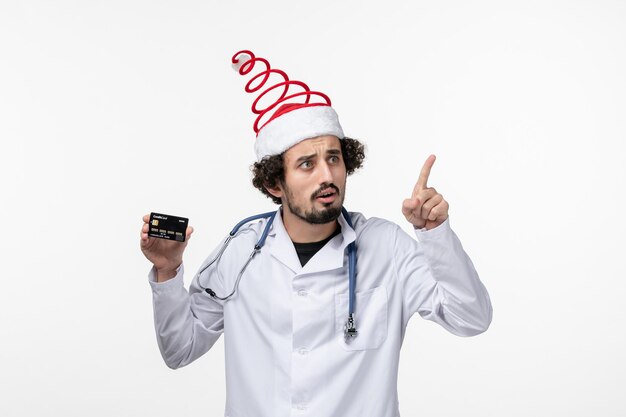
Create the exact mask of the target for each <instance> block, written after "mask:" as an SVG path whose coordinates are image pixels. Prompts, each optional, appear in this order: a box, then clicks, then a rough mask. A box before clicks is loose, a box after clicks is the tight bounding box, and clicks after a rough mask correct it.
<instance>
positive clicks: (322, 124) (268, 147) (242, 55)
mask: <svg viewBox="0 0 626 417" xmlns="http://www.w3.org/2000/svg"><path fill="white" fill-rule="evenodd" d="M232 64H233V68H234V69H235V70H236V71H238V72H239V74H241V75H248V74H250V73H251V72H252V71H253V70H254V68H255V65H259V66H261V68H260V69H259V68H257V69H258V70H260V71H259V72H258V73H257V74H256V75H254V76H253V77H252V78H251V79H250V80H249V81H248V83H247V84H246V87H245V90H246V92H247V93H256V92H258V91H259V90H262V91H261V92H260V93H259V95H258V97H257V98H256V100H254V102H253V103H252V112H253V113H254V114H256V115H257V118H256V120H255V121H254V132H255V133H256V142H255V145H254V149H255V152H256V156H257V160H258V161H260V160H261V159H263V157H265V156H269V155H278V154H281V153H283V152H284V151H286V150H287V149H289V148H291V147H292V146H293V145H295V144H297V143H299V142H301V141H303V140H305V139H310V138H314V137H317V136H323V135H333V136H336V137H338V138H339V139H343V138H344V134H343V130H342V129H341V125H340V124H339V117H338V116H337V113H336V112H335V110H334V109H333V108H332V107H331V103H330V99H329V98H328V96H327V95H326V94H324V93H320V92H318V91H311V89H310V88H309V87H308V86H307V85H306V84H305V83H303V82H301V81H294V80H290V79H289V77H288V76H287V74H286V73H285V72H284V71H282V70H279V69H275V68H271V67H270V63H269V62H268V61H267V60H266V59H264V58H259V57H256V56H255V55H254V54H253V53H252V52H251V51H248V50H242V51H239V52H237V53H236V54H235V55H233V57H232ZM270 77H272V78H273V80H270ZM275 80H278V81H277V82H274V81H275ZM268 82H269V83H270V84H271V85H269V86H267V85H266V84H267V83H268ZM290 89H291V91H290ZM294 90H296V91H294ZM268 93H270V95H273V96H274V97H273V98H269V97H270V96H266V95H267V94H268ZM276 96H277V97H276ZM264 99H265V100H264ZM311 99H313V102H311ZM294 100H296V101H302V100H304V102H303V103H302V102H299V103H298V102H294ZM260 101H271V103H270V104H269V105H266V106H265V107H263V108H259V102H260ZM264 119H266V120H264ZM259 125H260V127H259Z"/></svg>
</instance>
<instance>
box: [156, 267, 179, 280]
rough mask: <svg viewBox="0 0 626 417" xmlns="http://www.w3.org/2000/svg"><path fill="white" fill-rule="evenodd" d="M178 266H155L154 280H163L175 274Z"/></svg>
mask: <svg viewBox="0 0 626 417" xmlns="http://www.w3.org/2000/svg"><path fill="white" fill-rule="evenodd" d="M177 270H178V267H176V268H173V269H172V268H157V270H156V280H157V282H165V281H168V280H170V279H172V278H174V277H175V276H176V274H177V273H178V272H177Z"/></svg>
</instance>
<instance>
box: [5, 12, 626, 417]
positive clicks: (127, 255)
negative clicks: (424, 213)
mask: <svg viewBox="0 0 626 417" xmlns="http://www.w3.org/2000/svg"><path fill="white" fill-rule="evenodd" d="M625 22H626V3H624V2H622V1H608V0H602V1H600V0H594V1H591V0H589V1H545V0H544V1H534V0H527V1H519V2H503V1H438V2H424V1H420V2H408V1H406V2H400V1H397V0H394V1H389V2H385V3H383V2H363V1H356V0H352V1H326V0H322V1H315V2H292V1H284V0H283V1H274V0H269V1H265V2H256V1H241V0H238V1H229V2H224V1H220V2H218V1H180V2H168V1H138V0H128V1H57V2H46V1H21V2H12V1H8V0H7V1H2V2H1V3H0V140H1V151H0V152H1V163H0V187H1V190H0V192H1V194H0V198H1V199H2V203H1V205H0V214H1V219H2V220H1V223H2V233H1V239H0V256H1V257H2V260H1V265H2V272H1V275H0V279H1V287H0V340H1V342H0V363H1V364H2V369H1V371H0V386H2V389H1V391H0V415H2V416H41V415H59V416H61V415H62V416H67V417H69V416H85V415H88V416H138V415H145V416H151V417H157V416H173V415H176V416H200V415H205V416H218V415H221V413H222V412H223V407H224V394H225V393H224V362H223V343H222V341H221V339H220V341H219V342H218V343H217V344H216V346H215V347H214V348H213V349H212V350H211V351H210V352H209V353H207V354H206V355H205V356H204V357H202V358H201V359H199V360H198V361H197V362H195V363H194V364H192V365H190V366H189V367H187V368H184V369H180V370H177V371H171V370H170V369H168V368H167V367H166V366H165V365H164V363H163V362H162V360H161V358H160V355H159V352H158V348H157V345H156V341H155V337H154V330H153V327H152V305H151V294H150V288H149V286H148V283H147V278H146V274H147V272H148V269H149V263H148V261H147V260H146V259H145V258H144V257H143V255H142V254H141V252H140V250H139V229H140V227H141V216H142V215H143V214H144V213H148V212H150V211H160V212H165V213H171V214H177V215H181V216H187V217H189V218H190V219H191V224H192V225H193V226H194V227H195V229H196V233H195V234H194V237H193V238H192V239H191V241H190V244H189V247H188V249H187V252H186V255H185V264H186V266H187V271H188V275H187V276H186V282H187V283H188V282H189V281H190V280H191V278H192V274H193V272H194V271H195V270H196V269H197V267H198V266H199V264H200V262H201V261H202V260H203V259H204V257H205V256H206V255H207V254H208V253H209V251H210V250H211V249H212V248H213V247H214V246H215V245H217V244H218V242H219V241H220V240H221V239H222V237H223V236H224V235H225V233H226V232H227V231H228V230H230V228H231V227H232V225H233V224H234V223H236V222H237V221H238V220H240V219H241V218H243V217H245V216H247V215H250V214H253V213H257V212H262V211H267V210H271V209H272V208H273V207H274V205H273V204H272V203H271V201H270V200H269V199H266V198H265V197H263V196H262V195H261V194H260V193H259V192H258V191H257V190H255V189H254V188H253V187H252V186H251V184H250V173H249V170H248V167H249V165H250V164H251V163H252V161H253V159H254V154H253V137H254V135H253V132H252V128H251V126H252V121H253V117H252V115H251V113H250V111H249V107H250V104H251V103H252V99H253V97H252V96H250V95H247V94H245V93H244V92H243V85H244V83H245V81H246V79H244V78H242V77H240V76H238V75H237V74H236V73H234V72H233V71H232V69H231V67H230V63H229V60H230V57H231V55H232V54H233V53H234V52H235V51H237V50H239V49H243V48H249V49H252V50H253V51H255V52H256V53H257V54H258V55H260V56H263V57H266V58H268V59H269V60H270V62H271V63H272V64H273V66H274V67H278V68H281V69H284V70H286V71H287V72H288V73H289V74H290V75H291V77H292V78H294V79H298V80H302V81H305V82H307V83H308V84H309V85H310V86H311V87H312V88H314V89H320V90H321V91H324V92H327V93H328V94H329V95H330V96H331V98H332V99H333V104H334V106H335V108H336V109H337V111H338V112H339V115H340V118H341V121H342V124H343V126H344V128H345V130H346V133H347V134H348V135H350V136H353V137H356V138H360V139H362V140H363V141H364V142H365V143H366V144H367V146H368V154H367V160H366V164H365V168H364V169H363V170H362V171H361V172H358V173H357V174H355V176H353V177H351V178H350V180H349V181H348V197H347V200H346V207H348V208H349V209H350V210H355V211H361V212H363V213H364V214H365V215H366V216H368V217H372V216H378V217H384V218H387V219H390V220H393V221H395V222H397V223H398V224H401V225H404V227H405V228H406V230H407V231H408V232H410V228H409V225H408V223H406V221H405V220H404V218H403V216H402V214H401V212H400V207H401V203H402V200H403V199H404V198H406V197H407V196H408V195H409V193H410V192H411V190H412V187H413V185H414V183H415V181H416V180H417V176H418V173H419V170H420V168H421V166H422V164H423V162H424V160H425V159H426V157H427V156H428V155H429V154H430V153H434V154H436V155H437V157H438V160H437V162H436V164H435V167H434V168H433V172H432V175H431V184H432V185H433V186H435V187H436V188H437V189H438V190H439V191H440V192H442V193H443V194H444V196H445V197H446V198H447V199H448V200H449V201H450V204H451V212H450V216H451V224H452V226H453V228H454V230H455V231H456V232H457V234H458V235H459V236H460V238H461V240H462V242H463V244H464V246H465V248H466V250H467V252H468V253H469V254H470V256H471V257H472V259H473V261H474V263H475V265H476V267H477V269H478V271H479V273H480V275H481V278H482V280H483V282H484V283H485V285H486V286H487V288H488V290H489V292H490V295H491V298H492V301H493V306H494V319H493V323H492V326H491V328H490V329H489V331H488V332H487V333H485V334H483V335H480V336H478V337H475V338H468V339H463V338H458V337H455V336H453V335H451V334H448V333H447V332H445V331H444V330H443V329H442V328H440V327H438V326H436V325H435V324H433V323H430V322H426V321H424V320H421V319H420V318H419V317H418V316H416V317H414V319H413V320H412V322H411V323H410V329H409V331H408V333H407V337H406V339H405V343H404V347H403V353H402V360H401V373H400V381H399V386H400V407H401V412H402V415H403V416H432V417H435V416H455V415H464V416H477V417H485V416H494V417H495V416H497V417H501V416H509V417H516V416H520V417H521V416H524V417H526V416H546V417H547V416H549V417H554V416H568V417H573V416H591V415H601V416H604V417H609V416H624V415H626V403H625V402H624V401H623V393H624V388H625V387H626V360H625V358H624V353H623V352H624V351H626V331H625V325H626V307H625V306H624V299H625V296H626V284H625V282H626V266H625V262H624V249H625V245H624V243H623V242H624V241H623V235H624V233H626V220H625V218H624V210H625V209H626V207H625V202H624V189H625V188H626V181H625V180H626V152H625V150H626V149H625V144H624V142H625V139H626V123H625V121H624V119H625V115H626V99H625V97H626V77H625V76H624V74H626V50H625V48H624V39H626V25H625Z"/></svg>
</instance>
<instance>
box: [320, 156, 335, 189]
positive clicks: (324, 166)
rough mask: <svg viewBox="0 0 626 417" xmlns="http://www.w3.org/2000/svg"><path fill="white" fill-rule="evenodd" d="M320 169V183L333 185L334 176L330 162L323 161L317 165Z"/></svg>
mask: <svg viewBox="0 0 626 417" xmlns="http://www.w3.org/2000/svg"><path fill="white" fill-rule="evenodd" d="M317 167H318V183H320V184H323V183H328V184H330V183H332V182H333V174H332V171H331V170H330V166H329V165H328V162H326V161H323V162H322V163H320V164H318V165H317Z"/></svg>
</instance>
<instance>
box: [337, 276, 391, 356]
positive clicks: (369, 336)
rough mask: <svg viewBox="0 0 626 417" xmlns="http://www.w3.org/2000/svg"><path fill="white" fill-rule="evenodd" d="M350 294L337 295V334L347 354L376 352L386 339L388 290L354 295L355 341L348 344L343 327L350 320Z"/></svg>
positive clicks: (380, 288) (381, 289) (374, 290)
mask: <svg viewBox="0 0 626 417" xmlns="http://www.w3.org/2000/svg"><path fill="white" fill-rule="evenodd" d="M348 303H349V297H348V294H347V293H346V294H336V295H335V334H336V338H337V341H338V343H339V344H340V345H341V346H342V347H343V348H344V349H345V350H367V349H376V348H378V347H380V345H381V344H382V343H383V342H384V341H385V339H386V338H387V288H386V287H384V286H380V287H376V288H372V289H369V290H365V291H361V292H358V291H357V293H356V294H355V306H354V321H355V325H356V330H357V332H358V334H357V336H356V337H353V338H350V339H349V340H346V339H345V337H344V325H345V324H346V321H347V320H348Z"/></svg>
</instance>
